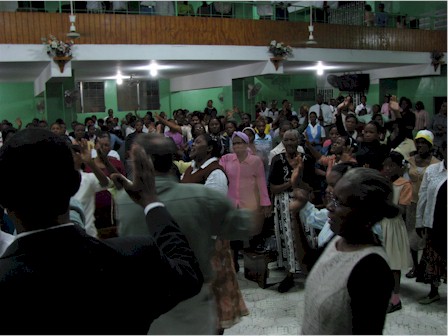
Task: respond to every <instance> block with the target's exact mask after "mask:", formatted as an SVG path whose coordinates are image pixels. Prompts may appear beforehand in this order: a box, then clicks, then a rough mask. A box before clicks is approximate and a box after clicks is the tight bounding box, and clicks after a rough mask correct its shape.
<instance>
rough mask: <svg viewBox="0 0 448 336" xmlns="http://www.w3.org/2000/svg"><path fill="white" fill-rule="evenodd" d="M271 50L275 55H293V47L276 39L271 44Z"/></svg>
mask: <svg viewBox="0 0 448 336" xmlns="http://www.w3.org/2000/svg"><path fill="white" fill-rule="evenodd" d="M269 52H270V53H272V55H274V56H281V57H284V58H286V57H288V56H292V48H291V47H290V46H289V45H287V46H285V44H284V43H283V42H277V41H276V40H272V41H271V43H270V44H269Z"/></svg>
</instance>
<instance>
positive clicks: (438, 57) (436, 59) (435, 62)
mask: <svg viewBox="0 0 448 336" xmlns="http://www.w3.org/2000/svg"><path fill="white" fill-rule="evenodd" d="M444 56H445V54H444V53H443V52H440V51H437V50H434V51H433V52H432V53H431V65H432V66H434V71H437V68H438V67H439V65H440V64H445V62H444V61H443V60H442V58H443V57H444Z"/></svg>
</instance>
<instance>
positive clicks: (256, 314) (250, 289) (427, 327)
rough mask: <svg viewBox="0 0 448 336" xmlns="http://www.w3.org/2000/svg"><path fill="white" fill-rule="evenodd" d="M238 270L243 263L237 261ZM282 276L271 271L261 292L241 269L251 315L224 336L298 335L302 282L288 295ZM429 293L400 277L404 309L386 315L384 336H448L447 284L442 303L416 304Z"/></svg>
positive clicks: (441, 288)
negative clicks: (283, 290)
mask: <svg viewBox="0 0 448 336" xmlns="http://www.w3.org/2000/svg"><path fill="white" fill-rule="evenodd" d="M240 264H241V266H243V264H242V260H240ZM283 277H284V273H283V272H280V271H277V270H271V272H270V279H272V282H273V283H274V284H273V285H272V286H270V287H268V288H266V289H262V288H260V287H258V285H257V283H255V282H253V281H249V280H247V279H245V278H244V267H241V268H240V272H239V273H238V279H239V283H240V288H241V291H242V293H243V296H244V299H245V302H246V305H247V307H248V308H249V311H250V314H249V315H248V316H245V317H243V319H242V320H241V322H240V323H238V324H236V325H234V326H233V327H232V328H229V329H226V330H225V332H224V334H225V335H297V334H300V333H301V321H302V318H303V309H304V306H303V305H304V297H305V295H304V293H305V289H304V284H305V278H304V277H302V278H300V277H299V278H296V279H295V283H296V286H295V287H294V288H292V289H291V290H290V291H289V292H287V293H279V292H278V291H277V287H278V284H277V282H279V281H281V280H282V279H283ZM428 292H429V285H425V284H421V283H417V282H415V279H407V278H406V277H405V276H404V275H403V276H402V284H401V300H402V303H403V308H402V309H401V310H399V311H396V312H394V313H391V314H388V315H387V317H386V324H385V326H384V330H383V334H385V335H447V291H446V284H442V285H441V286H440V287H439V293H440V296H441V300H440V301H438V302H434V303H432V304H430V305H425V306H423V305H421V304H419V303H418V302H417V300H418V299H419V298H422V297H424V296H425V295H427V294H428Z"/></svg>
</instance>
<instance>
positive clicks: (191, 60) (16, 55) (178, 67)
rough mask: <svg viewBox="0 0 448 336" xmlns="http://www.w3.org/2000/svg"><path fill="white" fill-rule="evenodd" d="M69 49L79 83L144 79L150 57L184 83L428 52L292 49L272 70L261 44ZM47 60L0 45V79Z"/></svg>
mask: <svg viewBox="0 0 448 336" xmlns="http://www.w3.org/2000/svg"><path fill="white" fill-rule="evenodd" d="M73 53H74V55H75V57H74V58H73V59H72V61H71V67H72V69H73V70H74V76H75V79H76V80H83V81H87V80H107V79H115V78H116V76H117V72H118V71H121V74H122V76H123V78H124V79H126V78H129V77H130V76H131V75H133V77H134V78H138V79H144V78H150V75H149V64H150V62H151V60H156V61H157V64H158V67H159V70H158V77H159V78H163V79H176V78H177V79H182V81H187V82H188V81H190V80H194V79H191V78H188V76H192V75H199V74H207V75H208V74H209V73H210V74H211V76H212V77H213V76H222V75H223V73H224V74H230V73H231V76H232V77H231V78H241V77H247V76H256V75H260V74H267V73H271V74H272V73H274V74H285V75H299V74H304V73H309V72H310V71H311V72H314V73H315V72H316V69H315V68H313V67H315V66H316V64H317V61H322V64H323V65H324V66H325V67H327V69H326V70H325V74H329V73H347V72H351V73H353V72H364V71H369V70H374V69H388V68H391V67H395V68H398V67H401V66H405V65H408V66H409V65H421V64H429V63H430V53H421V52H420V53H419V52H391V51H377V50H371V51H366V50H349V49H321V48H294V51H293V53H294V56H293V57H289V58H288V59H287V60H285V61H283V62H282V68H280V69H279V70H278V71H276V70H275V69H274V67H273V66H272V64H271V63H270V61H269V58H270V57H272V56H270V55H269V53H268V52H267V48H266V47H251V46H246V47H241V46H199V45H197V46H190V45H76V46H75V47H74V50H73ZM50 62H52V60H51V59H49V57H48V56H47V55H46V53H45V52H44V49H43V48H42V45H0V82H33V81H34V80H35V79H36V78H38V77H39V75H40V74H41V73H42V72H43V71H44V69H45V68H46V67H47V66H48V65H49V64H50ZM248 69H250V71H249V70H248ZM226 70H228V71H226ZM246 70H247V71H246ZM219 71H220V72H219ZM239 76H240V77H239ZM196 78H197V76H196Z"/></svg>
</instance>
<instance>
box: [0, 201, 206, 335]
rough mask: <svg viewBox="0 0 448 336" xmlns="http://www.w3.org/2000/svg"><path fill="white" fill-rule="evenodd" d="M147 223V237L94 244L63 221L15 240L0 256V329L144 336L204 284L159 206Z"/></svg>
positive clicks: (182, 239) (190, 254)
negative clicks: (61, 224) (154, 324)
mask: <svg viewBox="0 0 448 336" xmlns="http://www.w3.org/2000/svg"><path fill="white" fill-rule="evenodd" d="M146 222H147V224H148V226H149V228H150V232H151V237H127V238H112V239H109V240H105V241H100V240H98V239H95V238H93V237H90V236H89V235H87V234H86V233H85V231H84V230H83V229H81V228H79V227H78V226H67V227H62V228H55V229H49V230H45V231H43V232H37V233H33V234H30V235H28V236H25V237H21V238H19V239H18V240H16V241H14V242H13V244H12V245H11V246H10V247H9V248H8V249H7V250H6V252H5V253H4V255H3V256H2V257H1V258H0V293H2V304H1V305H0V316H1V318H2V321H3V323H2V326H1V327H0V333H2V334H122V335H126V334H127V335H129V334H146V333H147V331H148V329H149V326H150V324H151V322H152V321H153V320H154V319H155V318H157V317H158V316H159V315H160V314H162V313H165V312H166V311H168V310H170V309H171V308H173V307H174V306H175V305H176V304H177V303H178V302H179V301H181V300H185V299H187V298H189V297H191V296H193V295H196V294H197V293H198V292H199V290H200V288H201V286H202V282H203V278H202V274H201V272H200V270H199V266H198V263H197V260H196V258H195V257H194V254H193V252H192V250H191V249H190V247H189V245H188V243H187V240H186V238H185V236H184V235H183V234H182V233H181V232H180V231H179V229H178V226H177V224H176V223H174V221H173V220H172V219H171V216H170V215H169V214H168V212H167V211H166V210H165V208H155V209H153V210H151V211H149V213H148V215H147V216H146Z"/></svg>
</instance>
